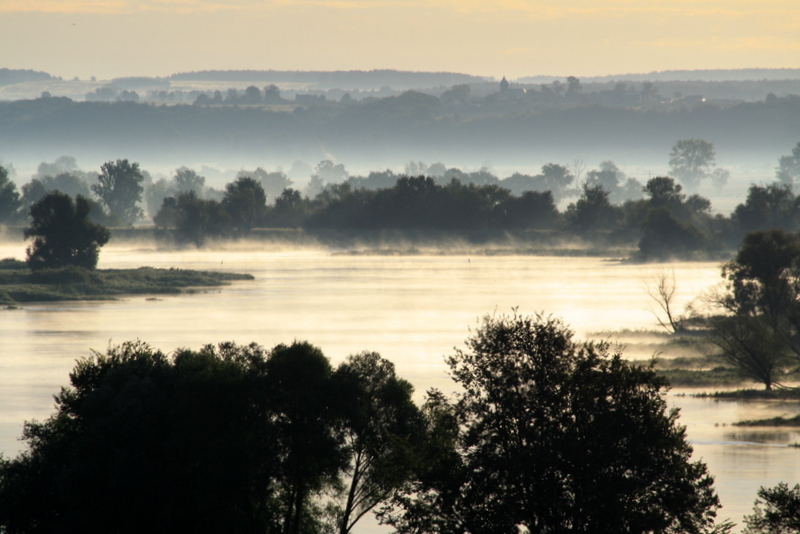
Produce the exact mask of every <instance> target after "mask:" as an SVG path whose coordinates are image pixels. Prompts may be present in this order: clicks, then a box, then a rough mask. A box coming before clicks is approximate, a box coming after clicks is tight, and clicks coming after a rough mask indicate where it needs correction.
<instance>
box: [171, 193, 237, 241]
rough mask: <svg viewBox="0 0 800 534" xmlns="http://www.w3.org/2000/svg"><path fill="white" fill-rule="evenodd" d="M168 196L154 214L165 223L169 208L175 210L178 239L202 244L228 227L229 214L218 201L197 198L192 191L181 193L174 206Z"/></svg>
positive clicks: (225, 231)
mask: <svg viewBox="0 0 800 534" xmlns="http://www.w3.org/2000/svg"><path fill="white" fill-rule="evenodd" d="M169 198H170V197H167V198H166V199H164V205H163V206H162V211H163V212H164V214H163V217H162V212H161V211H160V212H159V214H158V215H157V216H156V217H157V218H158V219H159V220H160V221H164V222H165V223H166V222H167V221H168V220H169V219H167V217H170V212H171V210H173V209H174V210H175V211H177V221H176V223H175V236H176V238H177V239H178V240H179V241H183V242H190V243H194V244H195V245H197V246H198V247H200V246H203V245H204V244H205V242H206V239H207V238H208V237H220V236H224V235H226V234H227V233H228V231H229V229H230V220H231V219H230V216H229V215H228V213H227V211H226V210H225V208H224V207H223V206H222V204H221V203H220V202H217V201H216V200H204V199H202V198H198V197H197V195H196V194H195V193H194V191H189V192H188V193H182V194H180V195H178V197H177V198H176V199H175V204H174V208H173V206H172V202H171V201H169V200H168V199H169Z"/></svg>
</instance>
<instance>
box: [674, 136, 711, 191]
mask: <svg viewBox="0 0 800 534" xmlns="http://www.w3.org/2000/svg"><path fill="white" fill-rule="evenodd" d="M715 158H716V154H715V151H714V145H713V144H712V143H709V142H708V141H704V140H703V139H682V140H680V141H678V142H677V143H675V145H674V146H673V147H672V151H670V153H669V167H670V174H672V175H673V176H675V177H676V178H677V179H678V180H680V181H681V182H682V183H683V185H684V186H686V189H688V190H689V191H694V190H696V189H697V187H698V186H699V185H700V182H701V181H702V180H703V179H705V178H707V177H708V176H709V175H710V174H711V172H712V170H713V168H714V166H715Z"/></svg>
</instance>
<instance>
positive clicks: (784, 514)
mask: <svg viewBox="0 0 800 534" xmlns="http://www.w3.org/2000/svg"><path fill="white" fill-rule="evenodd" d="M744 521H745V524H746V525H747V528H745V530H744V533H745V534H794V533H796V532H800V485H798V484H795V486H794V487H793V488H789V486H788V485H787V484H786V483H785V482H781V483H780V484H778V485H777V486H775V487H772V488H765V487H762V488H761V489H759V490H758V499H757V500H756V503H755V506H754V508H753V515H749V516H747V517H745V520H744Z"/></svg>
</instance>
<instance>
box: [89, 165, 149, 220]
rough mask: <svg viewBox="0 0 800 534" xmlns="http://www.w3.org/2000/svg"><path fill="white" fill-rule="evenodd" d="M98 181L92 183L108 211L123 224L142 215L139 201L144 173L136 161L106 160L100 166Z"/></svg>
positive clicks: (142, 189) (93, 189)
mask: <svg viewBox="0 0 800 534" xmlns="http://www.w3.org/2000/svg"><path fill="white" fill-rule="evenodd" d="M97 180H98V183H96V184H94V185H92V192H93V193H94V194H96V195H97V196H98V197H99V198H100V201H101V202H102V203H103V205H104V206H105V207H106V209H107V210H108V212H109V213H110V214H112V215H115V216H117V217H118V218H119V220H120V221H122V222H123V223H125V224H133V223H134V222H136V221H138V220H139V219H141V218H142V217H143V216H144V212H143V211H142V208H140V207H139V202H141V200H142V192H143V191H144V188H143V187H142V182H144V175H143V174H142V172H141V171H140V170H139V164H138V163H130V162H129V161H128V160H127V159H118V160H117V161H116V162H113V161H108V162H106V163H103V165H101V166H100V175H99V176H98V177H97Z"/></svg>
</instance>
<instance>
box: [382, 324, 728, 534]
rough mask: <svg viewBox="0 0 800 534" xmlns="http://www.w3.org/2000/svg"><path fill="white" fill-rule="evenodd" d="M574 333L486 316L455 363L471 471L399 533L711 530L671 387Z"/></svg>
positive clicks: (708, 506) (400, 517)
mask: <svg viewBox="0 0 800 534" xmlns="http://www.w3.org/2000/svg"><path fill="white" fill-rule="evenodd" d="M572 335H573V334H572V332H571V331H570V330H569V329H567V328H566V327H565V326H564V325H563V324H562V323H561V322H560V321H558V320H555V319H552V318H546V317H542V316H536V317H524V316H519V315H516V314H515V315H513V316H511V317H507V316H500V317H486V318H485V319H484V321H483V324H482V325H481V327H480V328H479V329H478V330H477V331H476V332H475V334H474V335H473V336H471V337H470V338H469V339H468V340H467V348H466V350H463V351H462V350H458V351H456V353H455V354H454V355H452V356H450V357H448V358H447V363H448V365H449V367H450V372H451V375H452V376H453V378H454V380H455V381H456V382H457V383H458V384H459V385H460V386H461V387H462V388H463V393H461V395H460V396H459V400H458V403H457V405H456V408H455V413H456V414H457V416H458V420H459V422H460V424H461V427H462V433H461V437H460V439H459V442H458V450H459V452H460V455H461V459H462V461H463V463H462V464H461V465H458V464H455V465H453V466H452V467H453V468H454V469H455V471H454V472H453V473H452V474H451V476H450V478H449V482H447V483H445V486H444V488H443V489H442V490H441V491H438V490H437V489H436V488H435V487H433V488H429V489H428V488H426V491H424V492H423V493H422V494H420V495H418V496H417V497H416V498H411V501H412V502H413V503H416V504H418V505H419V508H418V510H420V511H424V512H425V513H426V515H427V517H426V518H425V519H423V520H420V518H419V517H416V515H415V514H409V512H413V511H414V509H412V510H405V512H406V514H405V515H404V514H403V513H402V512H401V513H399V514H395V515H394V516H393V517H391V518H390V519H391V521H393V523H394V525H395V528H397V531H398V532H402V533H406V532H408V533H410V532H428V531H427V530H422V529H419V528H418V527H417V525H419V524H423V525H426V526H427V525H430V524H431V523H434V524H435V523H439V524H443V525H447V527H448V528H447V529H446V530H441V531H444V532H473V533H496V532H509V533H510V532H518V531H519V529H523V530H526V531H528V532H572V533H587V534H588V533H592V534H605V533H608V534H617V533H620V532H626V533H631V534H632V533H641V534H644V533H652V532H663V533H666V532H685V533H700V532H706V531H708V530H710V529H711V528H712V526H713V522H714V517H715V515H716V510H717V508H719V500H718V499H717V496H716V494H715V492H714V490H713V479H712V478H711V476H710V475H709V474H708V472H707V468H706V466H705V465H704V464H703V463H701V462H692V461H691V454H692V448H691V446H690V445H689V444H688V443H687V440H686V433H685V430H684V428H683V427H681V426H679V425H678V423H677V419H678V412H677V410H669V409H668V408H667V403H666V399H665V392H666V382H665V381H664V379H662V378H660V377H658V376H657V375H656V374H655V372H654V371H653V370H652V369H649V368H641V367H637V366H632V365H630V364H629V363H627V362H626V361H624V360H623V359H622V358H621V356H620V354H619V353H612V352H611V351H610V349H609V346H608V345H607V344H605V343H598V344H592V343H584V344H581V343H577V342H575V341H573V339H572ZM454 484H455V485H457V489H454V488H453V487H452V486H453V485H454ZM420 489H422V488H420ZM436 531H439V530H436Z"/></svg>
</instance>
